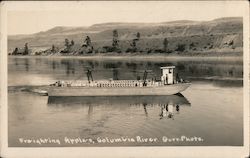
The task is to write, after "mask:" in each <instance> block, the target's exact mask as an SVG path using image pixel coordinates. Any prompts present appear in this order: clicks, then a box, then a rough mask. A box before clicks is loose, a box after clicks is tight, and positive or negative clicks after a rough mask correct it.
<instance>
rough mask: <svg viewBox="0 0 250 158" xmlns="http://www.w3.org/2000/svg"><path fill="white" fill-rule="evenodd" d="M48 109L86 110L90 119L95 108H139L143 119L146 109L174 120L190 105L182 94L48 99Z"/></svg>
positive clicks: (146, 115)
mask: <svg viewBox="0 0 250 158" xmlns="http://www.w3.org/2000/svg"><path fill="white" fill-rule="evenodd" d="M47 105H48V107H49V108H54V109H61V108H66V109H68V108H70V109H81V108H85V109H86V108H87V109H88V110H87V115H88V117H89V118H90V117H91V116H92V115H93V113H95V108H97V107H98V108H100V109H105V108H110V109H119V111H125V109H129V108H136V109H138V108H140V109H141V110H142V111H143V113H144V115H145V117H151V114H150V113H149V112H148V109H149V108H150V109H151V110H152V109H153V110H154V111H155V110H156V111H159V113H158V115H159V116H157V117H159V119H163V118H167V119H169V118H170V119H174V115H176V114H180V109H181V108H184V107H190V106H191V104H190V102H189V101H188V100H187V98H185V97H184V96H183V95H182V94H176V95H169V96H111V97H48V104H47ZM153 117H156V116H153Z"/></svg>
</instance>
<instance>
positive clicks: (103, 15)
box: [7, 1, 244, 35]
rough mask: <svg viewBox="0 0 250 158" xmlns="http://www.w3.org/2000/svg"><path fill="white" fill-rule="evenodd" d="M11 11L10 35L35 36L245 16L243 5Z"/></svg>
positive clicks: (34, 6) (39, 6)
mask: <svg viewBox="0 0 250 158" xmlns="http://www.w3.org/2000/svg"><path fill="white" fill-rule="evenodd" d="M8 5H9V9H8V10H9V11H8V14H7V15H8V23H7V24H8V34H11V35H13V34H31V33H36V32H40V31H46V30H48V29H51V28H53V27H55V26H90V25H93V24H96V23H104V22H166V21H173V20H199V21H206V20H212V19H215V18H220V17H236V16H237V17H239V16H243V14H244V13H243V10H242V4H241V3H239V2H225V1H224V2H220V1H211V2H195V1H194V2H191V1H187V2H183V1H182V2H180V1H177V2H167V1H159V2H147V1H146V2H145V1H144V2H141V1H133V2H131V1H127V2H125V1H120V2H119V1H118V2H103V1H101V2H100V1H99V2H91V1H86V2H63V1H61V2H56V1H55V2H40V3H34V2H33V3H32V2H26V3H22V4H19V5H17V4H15V5H12V3H10V4H8Z"/></svg>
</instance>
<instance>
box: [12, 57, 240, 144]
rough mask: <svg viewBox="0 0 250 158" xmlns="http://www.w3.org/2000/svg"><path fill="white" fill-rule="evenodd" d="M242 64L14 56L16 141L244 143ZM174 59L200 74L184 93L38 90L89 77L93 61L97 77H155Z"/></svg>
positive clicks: (181, 70) (183, 71) (191, 74)
mask: <svg viewBox="0 0 250 158" xmlns="http://www.w3.org/2000/svg"><path fill="white" fill-rule="evenodd" d="M242 64H243V62H242V60H238V59H237V60H232V59H230V60H229V59H227V60H224V59H209V60H208V59H202V58H200V59H190V58H187V59H186V58H183V59H181V60H180V59H176V58H170V59H115V58H111V59H85V58H59V57H58V58H47V57H44V58H43V57H39V58H32V57H10V58H9V61H8V84H9V92H8V137H9V138H8V140H9V141H8V143H9V144H8V145H9V146H10V147H25V146H32V147H43V146H44V147H48V146H175V145H181V146H199V145H205V146H214V145H216V146H241V145H243V79H242V77H243V65H242ZM168 65H174V66H176V71H175V72H176V73H178V74H179V76H180V77H181V78H183V79H185V80H189V81H191V82H192V85H191V86H190V87H189V88H188V89H187V90H186V91H184V92H182V94H178V95H171V96H141V97H138V96H126V97H115V96H114V97H64V98H60V97H48V96H41V95H39V94H37V93H33V92H32V91H31V90H30V89H32V88H34V87H39V88H41V87H43V86H46V85H48V84H51V83H53V82H55V81H57V80H61V79H64V80H67V79H70V80H74V79H84V80H86V79H87V78H86V73H85V72H86V70H88V69H90V70H92V75H93V78H94V80H98V79H110V78H113V79H136V78H137V77H138V76H140V77H142V76H143V72H144V71H145V70H152V73H149V75H148V78H149V79H151V78H157V79H160V75H161V71H160V69H159V68H160V67H161V66H168ZM147 138H148V139H147ZM149 138H151V139H149ZM46 139H47V142H45V140H46Z"/></svg>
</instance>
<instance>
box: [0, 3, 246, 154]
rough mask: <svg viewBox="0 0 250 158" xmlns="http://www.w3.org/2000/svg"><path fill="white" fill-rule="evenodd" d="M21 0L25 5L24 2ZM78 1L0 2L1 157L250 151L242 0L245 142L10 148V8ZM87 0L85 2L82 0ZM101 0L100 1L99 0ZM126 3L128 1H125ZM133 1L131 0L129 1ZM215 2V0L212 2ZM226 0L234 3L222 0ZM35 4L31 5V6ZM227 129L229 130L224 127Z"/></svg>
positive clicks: (68, 4) (64, 4)
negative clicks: (241, 144)
mask: <svg viewBox="0 0 250 158" xmlns="http://www.w3.org/2000/svg"><path fill="white" fill-rule="evenodd" d="M21 3H22V5H21ZM75 3H79V2H2V3H1V27H0V28H1V45H0V46H1V56H0V60H1V114H2V115H1V141H2V143H1V156H2V157H8V158H9V157H25V158H29V157H32V158H33V157H34V156H35V157H44V158H45V157H84V156H86V157H116V158H117V157H143V158H146V157H183V158H186V157H201V155H202V157H215V156H216V157H228V158H229V157H247V156H248V154H249V4H248V2H247V1H241V2H238V3H241V4H242V11H243V12H244V17H243V19H244V24H243V28H244V30H243V39H244V88H243V89H244V146H243V147H228V146H200V147H181V146H178V147H169V146H168V147H51V148H44V147H43V148H27V147H25V148H8V146H7V140H8V139H7V138H8V133H7V130H8V123H7V114H8V113H7V104H8V102H7V100H8V99H7V53H5V52H7V11H9V10H15V9H16V8H19V9H20V8H21V9H22V10H30V9H33V10H34V8H36V9H37V10H47V9H52V8H55V7H56V6H57V5H60V6H61V5H62V6H64V7H65V6H66V7H68V8H71V9H72V8H73V7H74V6H77V4H76V5H75ZM82 3H84V2H82ZM98 3H99V2H98ZM122 3H126V2H124V1H123V2H122ZM129 3H131V2H129ZM157 3H160V2H157ZM211 3H212V2H211ZM223 3H231V2H228V1H227V2H226V1H223ZM48 4H49V5H48ZM31 5H32V6H33V5H34V6H35V7H32V8H31V7H30V6H31ZM225 132H226V131H225Z"/></svg>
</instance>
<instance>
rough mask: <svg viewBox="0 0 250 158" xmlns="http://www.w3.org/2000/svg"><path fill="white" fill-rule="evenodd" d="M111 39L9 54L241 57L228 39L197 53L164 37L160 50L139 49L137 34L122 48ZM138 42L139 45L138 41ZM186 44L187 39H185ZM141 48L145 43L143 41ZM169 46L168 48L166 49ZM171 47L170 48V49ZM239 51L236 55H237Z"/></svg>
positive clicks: (191, 44)
mask: <svg viewBox="0 0 250 158" xmlns="http://www.w3.org/2000/svg"><path fill="white" fill-rule="evenodd" d="M111 36H112V40H110V44H109V45H104V46H101V47H100V46H99V47H98V46H96V47H95V46H94V45H93V42H92V40H91V37H90V36H86V37H84V40H83V42H82V43H75V41H74V40H73V39H72V40H70V39H68V38H65V39H64V46H63V47H60V46H55V44H52V46H51V48H49V49H46V50H42V51H33V50H32V49H30V48H29V46H28V43H25V45H24V48H21V49H20V48H18V47H16V48H15V49H14V51H13V52H12V53H9V55H22V56H23V55H38V56H49V55H55V56H86V55H87V56H89V55H112V56H117V55H121V56H123V55H132V56H133V55H155V54H162V55H168V56H172V55H176V56H181V55H183V56H203V55H204V56H213V55H219V56H227V55H229V56H232V55H236V56H241V55H242V48H241V49H238V47H237V48H236V47H235V45H234V40H233V39H229V40H228V41H226V42H225V43H224V47H223V49H218V48H216V47H214V44H213V43H212V42H211V43H207V45H206V46H204V48H203V50H202V51H201V50H197V45H198V44H199V43H198V42H189V44H187V42H181V41H180V42H178V43H176V42H175V43H171V41H169V40H168V38H167V37H165V38H163V39H162V42H161V43H162V44H161V47H153V46H151V47H150V46H149V47H145V46H142V44H141V43H143V42H144V41H143V40H145V39H141V33H140V32H136V33H135V34H134V38H132V39H131V40H129V41H127V43H128V44H127V45H126V47H125V46H124V41H122V42H123V43H121V40H120V39H119V34H118V30H116V29H114V30H113V32H112V35H111ZM141 41H142V42H141ZM186 41H187V40H186ZM144 45H145V42H144ZM170 45H171V47H170ZM173 45H174V46H173ZM237 52H239V53H237Z"/></svg>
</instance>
